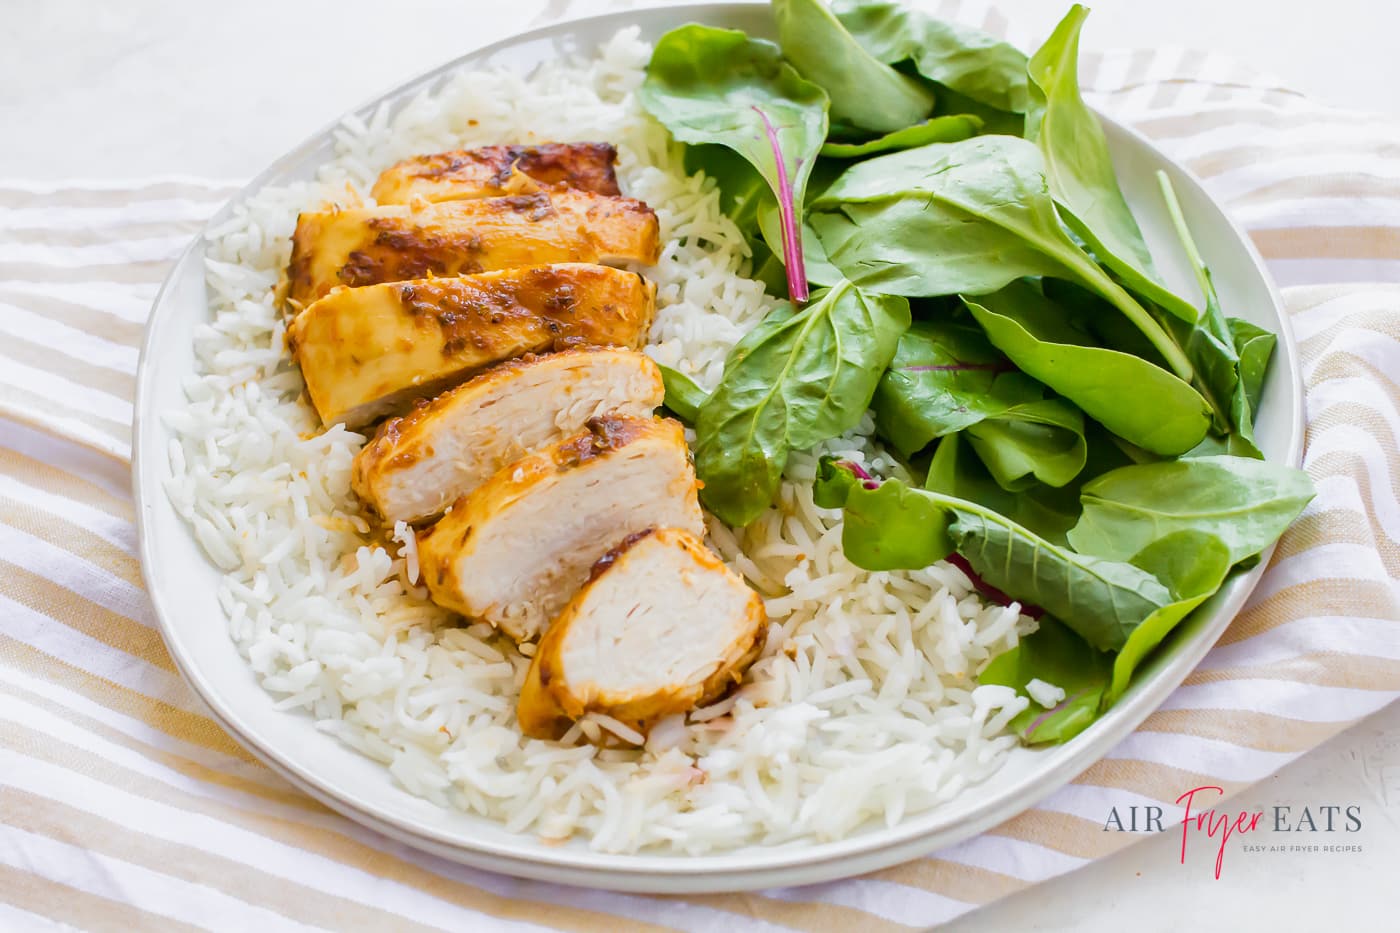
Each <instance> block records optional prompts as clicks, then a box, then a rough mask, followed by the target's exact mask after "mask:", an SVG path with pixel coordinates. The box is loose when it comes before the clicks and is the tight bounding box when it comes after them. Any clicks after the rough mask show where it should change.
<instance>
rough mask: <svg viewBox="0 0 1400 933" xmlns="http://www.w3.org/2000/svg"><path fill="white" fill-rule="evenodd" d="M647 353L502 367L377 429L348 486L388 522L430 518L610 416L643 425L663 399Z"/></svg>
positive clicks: (552, 357) (577, 355)
mask: <svg viewBox="0 0 1400 933" xmlns="http://www.w3.org/2000/svg"><path fill="white" fill-rule="evenodd" d="M665 392H666V390H665V387H664V386H663V385H662V382H661V370H660V369H659V368H658V367H657V365H656V364H655V363H653V362H652V361H651V359H650V358H648V357H647V356H646V354H644V353H639V352H637V351H636V350H619V349H615V348H605V349H604V348H592V347H581V348H578V349H574V350H566V351H564V352H563V353H551V354H549V355H547V356H537V357H525V358H524V359H520V360H513V361H511V362H509V363H503V364H501V365H500V366H497V367H495V368H494V369H490V370H488V371H486V372H484V373H482V374H481V375H479V376H477V377H476V378H474V379H472V380H470V381H468V382H465V383H463V384H462V385H460V386H457V387H456V388H455V389H450V390H448V391H447V392H444V393H443V394H442V395H439V396H438V397H437V398H435V399H434V400H433V401H432V402H430V403H428V404H425V405H420V406H419V407H417V408H415V409H414V410H413V411H411V412H410V413H409V414H407V415H405V416H404V417H402V418H393V419H390V420H389V421H386V422H384V424H383V425H381V426H380V428H379V433H378V434H376V435H375V437H374V440H372V441H370V443H369V444H367V445H366V446H365V447H364V449H362V450H361V451H360V453H359V454H358V455H357V456H356V457H355V468H354V472H353V474H352V483H353V485H354V487H355V491H356V492H357V493H359V495H360V498H361V499H362V500H364V502H366V503H367V504H368V505H370V506H371V507H372V508H373V509H374V510H375V511H376V512H378V513H379V514H380V515H381V516H382V517H383V518H384V519H385V521H387V522H390V523H392V522H397V521H406V522H417V521H421V520H423V519H425V518H432V517H433V516H434V515H437V514H438V513H440V512H441V511H442V510H443V509H445V508H447V506H448V505H450V504H451V503H452V502H453V501H454V500H455V499H457V498H458V497H459V496H464V495H466V494H467V493H469V492H471V491H472V490H474V489H476V488H477V487H478V486H480V485H481V484H482V483H484V482H486V480H488V479H490V478H491V476H492V474H494V473H495V472H496V471H497V470H499V469H500V468H501V467H503V466H505V465H506V464H508V463H511V462H513V461H515V460H518V459H520V458H521V457H523V456H524V455H526V454H528V453H531V452H532V451H535V450H538V449H539V448H541V447H544V446H546V445H548V444H551V443H554V442H555V441H558V440H561V439H563V438H565V437H568V436H570V435H572V434H576V433H577V432H578V431H579V430H581V429H582V428H583V427H584V425H585V424H587V423H588V421H589V420H590V419H592V418H597V417H599V416H601V415H605V414H608V413H616V414H621V415H632V416H636V417H646V416H648V415H650V414H651V413H652V411H653V410H654V409H655V408H656V407H657V406H658V405H660V404H661V400H662V398H663V397H664V395H665Z"/></svg>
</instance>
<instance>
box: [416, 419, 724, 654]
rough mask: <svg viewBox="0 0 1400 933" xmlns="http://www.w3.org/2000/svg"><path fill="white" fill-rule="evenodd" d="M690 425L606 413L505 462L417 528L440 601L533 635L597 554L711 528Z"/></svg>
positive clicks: (519, 634) (524, 636) (428, 577)
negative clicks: (642, 538) (668, 533)
mask: <svg viewBox="0 0 1400 933" xmlns="http://www.w3.org/2000/svg"><path fill="white" fill-rule="evenodd" d="M696 488H697V483H696V481H695V471H694V469H693V468H692V467H691V465H690V460H689V457H688V452H687V450H686V446H685V432H684V431H683V430H682V428H681V426H680V424H679V423H678V422H675V421H669V420H662V419H654V418H645V419H643V418H626V417H618V416H606V417H603V418H596V419H594V420H592V421H590V422H589V423H588V427H587V428H586V429H585V430H583V431H580V432H579V433H578V434H575V435H573V436H572V437H570V438H568V439H566V440H563V441H560V442H558V443H556V444H552V445H550V446H549V447H546V448H544V449H543V450H540V451H538V452H536V453H533V454H530V455H529V456H527V457H524V458H523V459H521V460H518V461H516V462H515V463H513V464H511V465H509V466H507V467H505V468H504V469H502V470H501V471H500V472H498V473H496V474H495V475H494V476H492V477H491V478H490V479H489V480H487V481H486V482H485V483H484V484H483V485H481V486H479V487H478V488H477V490H476V491H475V492H473V493H472V494H471V495H469V496H463V497H462V498H460V499H458V500H457V501H456V502H455V503H454V504H453V506H452V508H451V509H450V510H449V511H448V512H447V514H446V515H444V516H443V517H442V518H441V519H440V520H439V521H438V522H437V523H436V524H435V525H432V526H431V527H429V528H427V529H426V530H424V531H421V532H419V534H418V562H419V566H420V567H421V568H422V573H423V581H424V582H425V583H426V584H427V585H428V593H429V594H430V595H431V596H432V598H433V601H434V602H436V603H437V604H438V605H440V606H443V607H445V608H447V609H451V610H454V611H456V612H460V613H461V614H462V615H464V616H466V617H468V618H470V619H484V620H485V621H488V622H490V623H491V624H492V625H495V626H496V627H498V628H500V629H502V630H504V631H505V632H506V633H508V634H509V635H510V636H511V637H513V638H515V639H516V640H518V641H528V640H531V639H533V638H535V637H536V636H537V635H539V634H540V632H541V631H542V630H543V629H544V628H545V626H547V625H548V624H549V621H550V620H551V619H553V618H554V616H555V615H556V614H557V613H558V612H559V610H560V609H561V608H562V607H563V606H564V604H565V603H566V602H568V600H569V598H570V597H571V596H573V595H574V593H575V592H576V591H577V590H578V588H579V587H580V586H582V585H583V583H584V581H585V580H587V578H588V570H589V568H590V567H592V566H593V564H594V562H595V561H597V560H598V559H599V558H600V557H602V556H603V555H604V554H606V553H607V552H608V551H609V550H610V549H611V548H614V547H616V546H617V545H618V544H619V543H621V542H622V540H623V539H624V538H626V537H627V536H628V535H630V534H635V533H636V532H639V531H643V530H645V529H647V528H654V527H658V526H671V527H677V528H683V529H685V530H687V531H690V532H692V533H694V534H702V533H703V532H704V524H703V519H702V518H701V515H700V503H699V501H698V500H697V499H696Z"/></svg>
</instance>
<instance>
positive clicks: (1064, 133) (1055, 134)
mask: <svg viewBox="0 0 1400 933" xmlns="http://www.w3.org/2000/svg"><path fill="white" fill-rule="evenodd" d="M1088 15H1089V11H1088V10H1087V9H1085V8H1084V7H1082V6H1080V5H1078V4H1075V5H1074V6H1073V7H1071V8H1070V11H1069V13H1068V14H1067V15H1066V16H1065V18H1064V19H1063V20H1062V21H1061V22H1060V24H1059V26H1057V27H1056V28H1055V31H1054V32H1053V33H1052V34H1051V36H1050V38H1049V39H1047V40H1045V44H1044V45H1042V46H1041V47H1040V49H1039V50H1038V51H1037V52H1036V53H1035V54H1034V55H1033V56H1031V59H1030V66H1029V72H1030V77H1031V106H1030V110H1029V112H1028V113H1027V115H1026V128H1025V134H1026V138H1027V139H1029V140H1031V141H1033V142H1034V143H1035V144H1036V145H1037V146H1039V147H1040V151H1041V152H1043V153H1044V154H1045V175H1046V178H1047V179H1048V180H1049V183H1050V193H1051V195H1053V197H1054V199H1055V203H1056V204H1057V205H1059V207H1060V210H1061V212H1062V213H1063V215H1064V218H1065V222H1066V223H1067V224H1068V225H1069V226H1070V227H1071V228H1072V229H1073V230H1074V232H1075V233H1077V234H1078V235H1079V236H1081V237H1082V238H1083V239H1084V241H1085V242H1086V243H1088V244H1089V246H1090V248H1091V249H1092V250H1093V252H1094V255H1096V256H1097V257H1098V258H1099V260H1100V261H1101V262H1103V263H1104V264H1105V265H1107V266H1108V267H1109V268H1110V269H1112V270H1113V272H1114V273H1116V274H1117V275H1119V276H1120V277H1122V279H1123V280H1124V281H1125V282H1127V283H1128V286H1129V287H1130V288H1131V289H1133V290H1134V291H1136V292H1137V293H1138V294H1140V295H1143V296H1144V297H1146V298H1148V299H1150V300H1151V301H1153V302H1155V303H1157V304H1159V305H1161V306H1162V307H1164V308H1166V309H1167V310H1168V311H1170V312H1171V313H1172V314H1174V315H1176V316H1177V317H1179V318H1181V319H1182V320H1185V321H1189V322H1191V323H1195V321H1196V320H1197V318H1199V317H1200V313H1199V312H1198V311H1197V310H1196V309H1195V308H1194V307H1192V305H1191V304H1190V302H1188V301H1186V300H1184V299H1182V298H1180V297H1178V296H1177V295H1175V294H1173V293H1172V292H1171V291H1170V290H1169V289H1168V288H1167V287H1166V286H1165V285H1164V284H1162V281H1161V279H1160V278H1159V277H1158V275H1157V271H1156V269H1155V267H1154V266H1153V263H1152V256H1151V254H1150V253H1149V252H1148V250H1147V244H1146V243H1145V242H1144V241H1143V238H1142V231H1141V229H1139V227H1138V224H1137V220H1136V219H1134V217H1133V212H1132V210H1130V209H1129V207H1128V202H1127V201H1126V200H1124V199H1123V192H1122V190H1121V189H1120V188H1119V186H1118V178H1117V176H1116V175H1115V174H1114V171H1113V162H1112V160H1111V159H1110V157H1109V153H1108V141H1107V139H1106V138H1105V137H1104V132H1103V127H1102V126H1100V125H1099V119H1098V117H1096V116H1095V115H1094V112H1093V111H1092V110H1090V109H1089V106H1088V105H1087V104H1085V103H1084V98H1083V96H1081V94H1080V91H1079V65H1078V62H1079V31H1080V29H1081V28H1082V27H1083V25H1084V19H1085V17H1087V16H1088ZM1183 375H1184V374H1183Z"/></svg>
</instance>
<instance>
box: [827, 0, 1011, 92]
mask: <svg viewBox="0 0 1400 933" xmlns="http://www.w3.org/2000/svg"><path fill="white" fill-rule="evenodd" d="M831 11H832V12H833V13H834V14H835V15H836V18H837V19H838V20H840V21H841V25H843V26H845V27H846V29H848V30H849V31H850V33H851V35H853V36H854V37H855V38H856V41H858V42H859V43H860V44H861V45H862V46H864V47H865V48H866V50H868V51H869V52H870V54H871V55H873V56H875V57H876V58H878V59H879V60H880V61H882V62H888V63H889V64H898V63H899V62H902V61H910V62H912V63H913V65H914V67H915V68H916V69H918V72H919V74H921V75H923V76H924V77H925V78H928V79H929V80H930V81H934V82H936V83H938V84H939V85H942V86H943V87H945V88H950V89H952V90H953V91H956V92H957V93H959V94H961V95H963V96H965V97H967V98H970V99H971V100H975V101H977V102H979V103H981V104H984V105H986V106H988V107H992V108H995V109H997V110H1001V111H1006V112H1009V113H1024V112H1025V111H1026V107H1027V105H1028V103H1029V94H1028V91H1027V87H1026V85H1027V79H1026V56H1025V54H1024V53H1023V52H1022V51H1021V50H1020V49H1018V48H1016V47H1015V46H1013V45H1010V44H1008V43H1005V42H1002V41H1001V40H1000V39H997V38H995V37H994V36H990V35H988V34H987V33H985V32H982V31H981V30H979V29H973V28H972V27H970V26H963V25H961V24H959V23H952V22H946V21H944V20H940V19H935V18H934V17H932V16H929V15H928V14H926V13H924V12H922V11H921V10H917V9H914V8H913V7H907V6H904V5H902V4H900V3H895V2H891V0H836V2H835V3H833V4H832V5H831Z"/></svg>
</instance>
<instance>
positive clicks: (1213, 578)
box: [1103, 531, 1230, 709]
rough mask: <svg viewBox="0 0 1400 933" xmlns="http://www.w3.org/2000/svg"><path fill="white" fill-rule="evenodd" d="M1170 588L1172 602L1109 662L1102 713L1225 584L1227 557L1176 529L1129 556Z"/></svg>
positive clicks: (1207, 540)
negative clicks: (1140, 667)
mask: <svg viewBox="0 0 1400 933" xmlns="http://www.w3.org/2000/svg"><path fill="white" fill-rule="evenodd" d="M1132 563H1133V564H1135V565H1136V566H1139V567H1142V568H1143V569H1144V570H1146V571H1148V572H1149V573H1152V574H1154V575H1155V576H1157V578H1158V579H1160V580H1163V581H1165V582H1166V583H1167V585H1168V587H1169V588H1170V589H1171V593H1172V602H1170V603H1167V604H1166V605H1165V606H1163V607H1161V608H1160V609H1158V610H1157V611H1156V612H1154V613H1152V614H1151V615H1150V616H1148V617H1147V618H1146V619H1143V620H1142V624H1140V625H1139V626H1138V627H1137V628H1135V629H1133V631H1132V633H1131V634H1129V635H1128V640H1127V641H1126V642H1124V644H1123V647H1122V649H1121V650H1120V651H1119V652H1118V655H1117V656H1116V657H1115V658H1114V659H1113V677H1112V681H1111V682H1110V684H1109V689H1108V691H1107V693H1106V694H1105V695H1104V706H1103V708H1104V709H1107V708H1108V706H1109V705H1110V704H1112V703H1113V702H1114V701H1116V700H1117V699H1118V698H1119V697H1121V696H1122V695H1123V693H1124V691H1126V690H1127V689H1128V686H1129V684H1130V683H1131V682H1132V676H1133V673H1134V672H1135V671H1136V670H1137V668H1138V665H1139V664H1141V663H1142V661H1143V659H1145V658H1146V657H1147V656H1148V655H1149V654H1151V653H1152V650H1153V649H1154V648H1156V647H1157V646H1158V645H1160V644H1161V643H1162V640H1163V639H1165V638H1166V637H1167V636H1168V635H1169V634H1171V632H1172V630H1173V629H1175V628H1176V627H1177V625H1179V624H1180V623H1181V621H1182V620H1183V619H1185V618H1186V617H1187V616H1188V615H1190V614H1191V612H1192V611H1193V610H1194V609H1195V608H1196V607H1197V606H1199V605H1200V604H1201V603H1203V602H1205V601H1206V599H1208V598H1209V597H1210V596H1211V595H1212V594H1213V593H1215V591H1216V590H1218V589H1220V586H1221V584H1223V583H1224V582H1225V577H1226V575H1227V574H1228V573H1229V572H1230V555H1229V552H1228V550H1227V548H1226V547H1225V544H1224V543H1223V542H1222V541H1221V540H1220V539H1219V538H1216V537H1214V536H1212V535H1208V534H1202V533H1200V532H1195V531H1178V532H1173V533H1171V534H1169V535H1166V536H1165V537H1162V538H1160V539H1158V540H1156V541H1154V542H1152V543H1151V544H1149V545H1148V546H1147V547H1146V548H1144V549H1143V550H1142V551H1141V552H1139V553H1138V554H1136V555H1135V556H1134V557H1133V560H1132Z"/></svg>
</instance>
